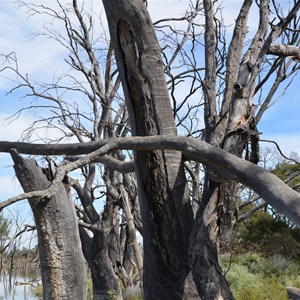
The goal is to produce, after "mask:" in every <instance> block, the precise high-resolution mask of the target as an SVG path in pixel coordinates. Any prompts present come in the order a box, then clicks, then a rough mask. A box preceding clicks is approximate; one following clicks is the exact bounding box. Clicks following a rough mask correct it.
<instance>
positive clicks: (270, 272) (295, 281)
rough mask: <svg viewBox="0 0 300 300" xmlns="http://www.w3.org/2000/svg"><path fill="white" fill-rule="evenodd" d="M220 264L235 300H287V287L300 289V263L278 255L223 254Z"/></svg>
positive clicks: (251, 253)
mask: <svg viewBox="0 0 300 300" xmlns="http://www.w3.org/2000/svg"><path fill="white" fill-rule="evenodd" d="M221 263H222V267H223V270H224V272H227V273H226V278H227V280H228V282H229V284H230V288H231V290H232V292H233V295H234V297H235V299H236V300H285V299H286V300H287V299H288V298H287V292H286V286H288V285H292V286H295V287H300V275H299V270H300V264H299V263H297V262H295V261H293V260H289V259H287V258H284V257H281V256H279V255H277V256H274V257H271V258H266V257H263V256H261V255H259V254H258V253H253V252H250V253H245V254H239V255H235V256H233V257H231V255H229V254H224V255H222V256H221Z"/></svg>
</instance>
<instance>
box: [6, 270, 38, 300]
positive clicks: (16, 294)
mask: <svg viewBox="0 0 300 300" xmlns="http://www.w3.org/2000/svg"><path fill="white" fill-rule="evenodd" d="M33 278H34V277H31V278H28V277H27V279H26V277H25V276H22V275H20V274H18V275H16V274H13V275H12V278H11V282H10V280H9V274H8V272H7V271H4V272H3V273H2V276H1V280H0V300H38V299H40V298H39V297H37V296H35V295H34V294H33V292H34V288H33V287H32V286H31V285H16V284H15V283H16V282H28V281H31V280H32V279H33ZM35 278H36V277H35ZM33 283H34V284H35V283H36V282H33Z"/></svg>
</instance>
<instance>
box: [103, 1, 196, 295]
mask: <svg viewBox="0 0 300 300" xmlns="http://www.w3.org/2000/svg"><path fill="white" fill-rule="evenodd" d="M103 3H104V7H105V10H106V15H107V19H108V22H109V29H110V33H111V39H112V44H113V47H114V49H115V53H116V59H117V64H118V69H119V72H120V76H121V80H122V85H123V90H124V93H125V97H126V101H127V106H128V110H129V116H130V122H131V129H132V133H133V134H134V135H139V136H147V135H175V134H176V127H175V122H174V119H173V115H172V111H171V107H170V101H169V96H168V92H167V86H166V82H165V77H164V73H163V65H162V60H161V56H160V47H159V44H158V42H157V39H156V36H155V33H154V30H153V25H152V23H151V20H150V17H149V15H148V12H147V9H146V7H145V5H144V4H143V1H141V0H135V1H130V2H128V1H124V0H121V1H111V0H109V1H108V0H105V1H103ZM135 163H136V170H137V173H136V174H137V178H138V191H139V200H140V207H141V215H142V220H143V238H144V278H143V288H144V298H145V299H182V297H183V294H184V286H185V281H186V278H187V275H188V273H189V266H188V239H189V235H190V232H191V227H192V224H193V213H192V209H191V205H190V203H189V195H188V190H187V182H186V178H185V175H184V169H183V161H182V155H181V153H180V152H176V151H151V152H146V151H143V152H136V153H135ZM191 290H192V288H190V291H191ZM190 291H188V292H190ZM197 298H198V297H197ZM189 299H192V295H190V296H189Z"/></svg>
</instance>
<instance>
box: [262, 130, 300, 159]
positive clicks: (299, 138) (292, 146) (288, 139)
mask: <svg viewBox="0 0 300 300" xmlns="http://www.w3.org/2000/svg"><path fill="white" fill-rule="evenodd" d="M261 139H264V140H271V141H275V142H276V143H277V144H278V145H279V147H280V149H281V151H282V152H283V153H284V154H285V155H290V154H291V153H292V152H296V153H297V154H299V155H300V132H293V133H286V134H276V133H274V134H266V135H262V136H261ZM273 145H274V144H272V143H271V144H269V143H265V142H264V143H261V146H263V147H267V146H270V147H273Z"/></svg>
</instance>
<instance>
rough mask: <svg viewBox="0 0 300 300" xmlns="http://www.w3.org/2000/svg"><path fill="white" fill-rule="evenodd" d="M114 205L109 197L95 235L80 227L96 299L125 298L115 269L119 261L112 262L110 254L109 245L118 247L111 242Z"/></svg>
mask: <svg viewBox="0 0 300 300" xmlns="http://www.w3.org/2000/svg"><path fill="white" fill-rule="evenodd" d="M112 206H113V205H112V201H110V200H109V199H108V201H107V204H106V205H105V207H104V211H103V213H102V216H101V220H99V221H98V223H97V227H98V228H97V230H94V232H93V235H94V236H93V237H90V236H89V235H88V234H87V232H86V230H85V229H84V228H82V227H80V237H81V242H82V248H83V253H84V256H85V258H86V260H87V262H88V265H89V268H90V271H91V275H92V282H93V299H94V300H109V299H123V298H122V294H121V288H120V284H119V280H118V277H117V276H116V274H115V271H114V268H117V264H118V261H116V260H115V261H114V262H112V260H111V258H110V256H109V247H113V248H114V249H116V248H117V245H111V244H110V243H109V239H110V236H111V231H112V230H113V226H112V210H113V207H112Z"/></svg>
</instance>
